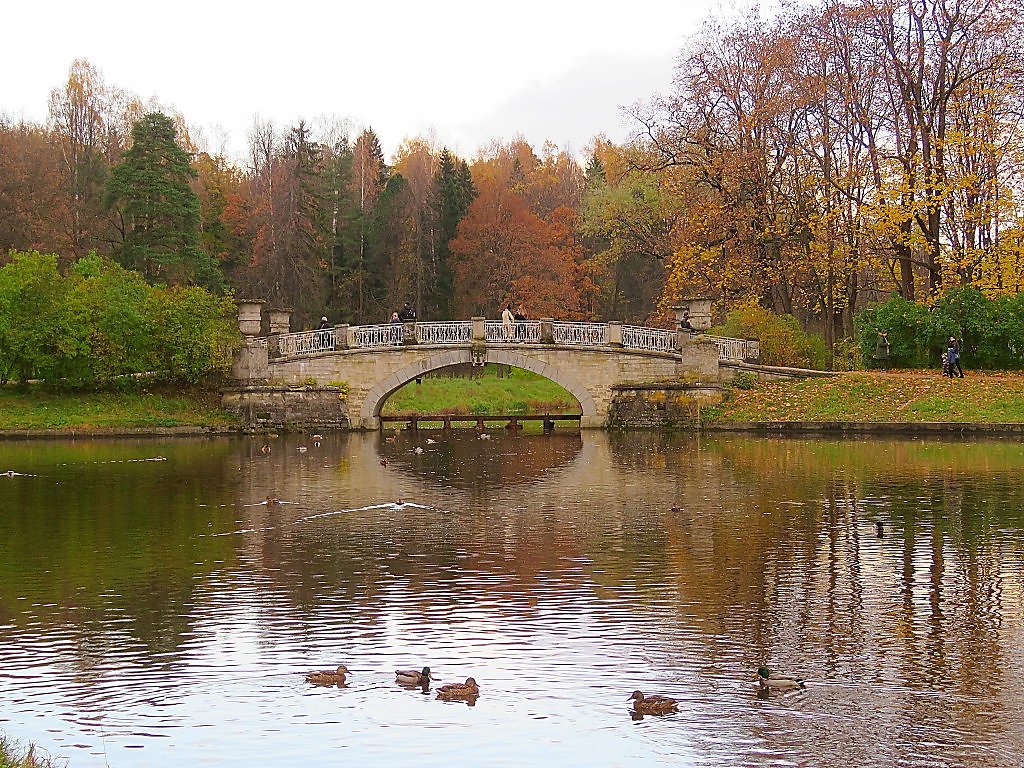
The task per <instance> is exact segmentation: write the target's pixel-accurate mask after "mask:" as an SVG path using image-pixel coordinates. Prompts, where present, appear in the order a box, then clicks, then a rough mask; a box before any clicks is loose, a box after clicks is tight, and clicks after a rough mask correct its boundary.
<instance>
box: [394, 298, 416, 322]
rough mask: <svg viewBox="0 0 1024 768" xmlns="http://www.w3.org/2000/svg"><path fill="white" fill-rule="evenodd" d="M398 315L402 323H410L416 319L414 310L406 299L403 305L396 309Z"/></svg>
mask: <svg viewBox="0 0 1024 768" xmlns="http://www.w3.org/2000/svg"><path fill="white" fill-rule="evenodd" d="M398 317H399V318H401V320H402V322H403V323H411V322H413V321H414V320H415V319H416V310H415V309H413V308H412V304H410V303H409V302H408V301H407V302H405V306H404V307H402V308H401V309H400V310H398Z"/></svg>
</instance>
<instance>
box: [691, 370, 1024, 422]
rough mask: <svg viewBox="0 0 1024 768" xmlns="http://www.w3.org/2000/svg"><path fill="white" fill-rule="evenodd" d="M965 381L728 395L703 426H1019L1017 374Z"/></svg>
mask: <svg viewBox="0 0 1024 768" xmlns="http://www.w3.org/2000/svg"><path fill="white" fill-rule="evenodd" d="M966 374H967V375H966V378H963V379H960V378H956V379H949V378H946V377H944V376H942V375H941V374H940V373H939V372H938V371H889V372H881V371H859V372H853V373H841V374H838V375H836V376H835V377H833V378H820V379H803V380H793V381H778V382H769V383H763V384H755V385H753V386H752V387H751V388H750V389H740V388H738V387H732V388H731V389H730V392H729V397H728V399H727V401H726V402H725V403H723V404H722V405H720V406H716V407H714V408H710V409H708V410H707V411H705V412H704V414H703V416H704V419H705V420H706V421H708V422H743V421H769V422H772V421H774V422H779V421H869V422H902V423H923V422H957V423H971V422H977V423H989V424H995V423H1020V422H1024V373H1018V372H1012V373H999V372H977V371H970V370H969V371H966Z"/></svg>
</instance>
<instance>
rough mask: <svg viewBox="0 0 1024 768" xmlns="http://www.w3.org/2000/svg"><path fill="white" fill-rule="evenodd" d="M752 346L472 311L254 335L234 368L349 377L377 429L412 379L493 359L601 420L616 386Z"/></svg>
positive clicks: (697, 368)
mask: <svg viewBox="0 0 1024 768" xmlns="http://www.w3.org/2000/svg"><path fill="white" fill-rule="evenodd" d="M241 324H242V323H240V325H241ZM257 327H258V326H257ZM243 332H245V328H244V327H243ZM749 354H750V351H749V348H748V343H747V342H745V341H744V340H742V339H727V338H722V337H715V336H706V335H701V334H693V333H691V332H689V331H683V330H677V331H671V330H664V329H660V328H645V327H640V326H631V325H624V324H622V323H614V322H612V323H568V322H557V321H554V320H546V319H544V320H538V321H528V322H517V323H513V324H503V323H500V322H493V321H487V320H485V319H484V318H474V319H472V320H468V321H455V322H438V323H396V324H389V325H371V326H349V325H337V326H334V328H331V329H324V330H319V331H308V332H304V333H281V334H277V335H272V336H270V337H256V336H255V335H250V336H249V337H248V338H247V340H246V346H245V348H244V349H243V350H242V353H241V355H240V357H239V359H237V360H236V364H235V375H236V377H237V378H238V379H239V380H240V381H242V382H243V383H268V384H271V385H279V386H281V385H283V386H300V385H303V384H308V383H310V382H316V383H318V384H326V383H330V382H336V383H339V384H340V383H344V385H345V386H346V387H347V397H346V406H345V407H346V409H347V416H348V422H349V425H350V426H351V427H354V428H364V429H376V428H377V427H378V426H379V424H380V421H379V417H380V409H381V406H382V404H383V403H384V401H385V400H386V399H387V398H388V396H389V395H391V394H392V393H393V392H394V391H395V390H397V389H399V388H400V387H402V386H403V385H404V384H406V383H407V382H409V381H412V380H413V379H415V378H417V377H419V376H422V375H423V374H425V373H428V372H430V371H434V370H438V369H441V368H447V367H450V366H453V365H460V364H462V365H464V364H472V365H485V364H486V363H497V364H503V365H509V366H512V367H515V368H522V369H524V370H528V371H533V372H534V373H537V374H539V375H541V376H544V377H545V378H548V379H550V380H552V381H554V382H555V383H557V384H559V385H560V386H562V387H563V388H565V389H566V390H567V391H568V392H569V393H570V394H571V395H572V396H573V397H575V398H576V400H577V401H578V402H579V404H580V410H581V419H580V423H581V426H584V427H601V426H604V425H605V424H606V423H607V420H608V414H609V407H610V405H611V401H612V396H613V390H614V389H615V388H616V387H621V386H623V385H638V384H639V385H642V384H652V383H664V382H680V381H682V380H683V379H684V378H685V379H686V380H689V381H693V382H701V383H703V384H706V385H717V384H718V382H719V380H720V376H719V369H718V364H719V360H743V359H744V358H746V357H748V356H749Z"/></svg>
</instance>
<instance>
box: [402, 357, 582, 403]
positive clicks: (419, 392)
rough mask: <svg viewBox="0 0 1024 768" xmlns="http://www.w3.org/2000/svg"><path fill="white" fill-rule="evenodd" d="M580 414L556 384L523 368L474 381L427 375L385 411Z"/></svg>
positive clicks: (488, 372) (491, 369)
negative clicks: (503, 374) (505, 374)
mask: <svg viewBox="0 0 1024 768" xmlns="http://www.w3.org/2000/svg"><path fill="white" fill-rule="evenodd" d="M579 412H580V406H579V403H577V402H576V398H574V397H573V396H572V395H570V394H569V393H568V392H567V391H566V390H565V389H563V388H562V387H560V386H559V385H558V384H555V382H553V381H550V380H549V379H545V378H544V377H543V376H538V375H537V374H535V373H531V372H530V371H524V370H522V369H520V368H513V369H511V371H510V374H509V375H507V376H500V375H499V370H498V368H497V366H493V365H489V366H487V367H486V368H485V369H484V371H483V373H482V375H480V376H475V377H473V378H448V377H440V376H426V377H423V378H422V379H421V380H420V383H419V384H417V383H416V382H414V381H412V382H409V383H408V384H406V385H405V386H404V387H402V388H401V389H399V390H398V391H396V392H395V393H394V394H393V395H392V396H391V397H389V398H388V400H387V402H386V403H384V408H383V410H382V413H383V414H385V415H405V414H412V413H451V414H459V415H464V414H493V415H504V414H527V413H534V414H543V413H579Z"/></svg>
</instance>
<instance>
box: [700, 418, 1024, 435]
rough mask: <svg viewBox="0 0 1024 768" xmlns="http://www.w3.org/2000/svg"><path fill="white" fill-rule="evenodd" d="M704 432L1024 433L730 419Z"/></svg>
mask: <svg viewBox="0 0 1024 768" xmlns="http://www.w3.org/2000/svg"><path fill="white" fill-rule="evenodd" d="M700 429H701V431H703V432H754V433H773V434H800V433H811V434H813V433H817V434H847V433H856V434H907V435H929V434H939V435H953V434H967V433H970V434H981V435H1012V434H1024V423H1021V422H991V423H989V422H967V421H733V422H709V423H705V424H701V425H700Z"/></svg>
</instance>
